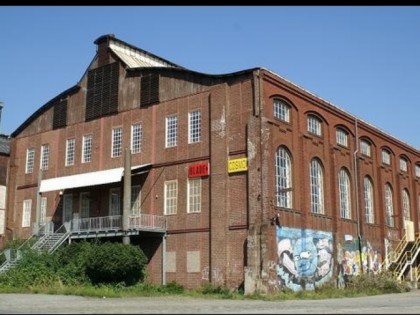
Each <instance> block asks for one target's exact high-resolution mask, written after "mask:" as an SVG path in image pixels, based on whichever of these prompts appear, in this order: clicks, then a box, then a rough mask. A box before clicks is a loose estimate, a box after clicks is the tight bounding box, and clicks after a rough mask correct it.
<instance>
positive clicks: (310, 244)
mask: <svg viewBox="0 0 420 315" xmlns="http://www.w3.org/2000/svg"><path fill="white" fill-rule="evenodd" d="M276 232H277V258H278V264H277V278H278V281H279V286H280V287H281V288H288V289H291V290H293V291H300V290H313V289H315V287H316V286H320V285H322V284H323V283H325V282H327V281H328V280H330V279H331V277H332V275H333V245H332V241H333V239H332V233H331V232H324V231H314V230H311V229H296V228H288V227H284V226H277V231H276Z"/></svg>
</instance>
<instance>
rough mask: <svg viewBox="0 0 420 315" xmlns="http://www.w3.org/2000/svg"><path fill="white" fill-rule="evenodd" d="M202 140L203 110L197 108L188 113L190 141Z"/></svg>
mask: <svg viewBox="0 0 420 315" xmlns="http://www.w3.org/2000/svg"><path fill="white" fill-rule="evenodd" d="M200 141H201V111H199V110H195V111H192V112H189V113H188V143H198V142H200Z"/></svg>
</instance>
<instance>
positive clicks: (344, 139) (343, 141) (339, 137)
mask: <svg viewBox="0 0 420 315" xmlns="http://www.w3.org/2000/svg"><path fill="white" fill-rule="evenodd" d="M348 138H349V135H348V133H347V131H345V130H344V129H342V128H337V130H336V141H337V144H339V145H341V146H343V147H346V148H347V147H348V146H349V144H348V142H349V141H348Z"/></svg>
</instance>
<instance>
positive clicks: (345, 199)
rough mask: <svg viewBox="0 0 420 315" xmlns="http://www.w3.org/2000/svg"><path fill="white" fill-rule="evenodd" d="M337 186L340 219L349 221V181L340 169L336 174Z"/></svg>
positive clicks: (346, 174)
mask: <svg viewBox="0 0 420 315" xmlns="http://www.w3.org/2000/svg"><path fill="white" fill-rule="evenodd" d="M338 185H339V187H338V188H339V193H340V214H341V217H342V218H343V219H351V203H350V179H349V175H348V173H347V171H346V170H345V169H341V170H340V172H339V173H338Z"/></svg>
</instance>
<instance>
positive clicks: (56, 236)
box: [0, 222, 71, 273]
mask: <svg viewBox="0 0 420 315" xmlns="http://www.w3.org/2000/svg"><path fill="white" fill-rule="evenodd" d="M70 233H71V232H70V230H69V229H68V224H66V223H65V224H63V225H62V226H61V227H60V228H59V229H58V230H57V231H55V232H54V225H53V222H49V223H47V224H46V225H44V226H43V227H41V229H40V230H39V231H38V233H37V234H34V235H32V236H31V237H30V238H28V239H27V240H26V241H25V242H24V243H23V244H22V245H20V246H19V247H18V248H17V249H10V248H9V249H6V250H4V251H3V252H2V253H1V254H2V255H4V256H5V258H6V260H5V262H4V263H3V264H2V265H1V266H0V273H3V272H6V271H8V270H10V269H11V268H13V267H15V266H16V265H17V264H18V263H19V260H20V259H21V258H22V257H23V255H24V253H25V251H27V250H36V251H38V252H41V251H44V252H47V253H49V254H51V253H53V252H54V251H55V250H56V249H57V248H59V247H60V246H61V244H63V243H64V242H65V241H66V240H67V239H68V237H69V236H70ZM31 244H32V245H31Z"/></svg>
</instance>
